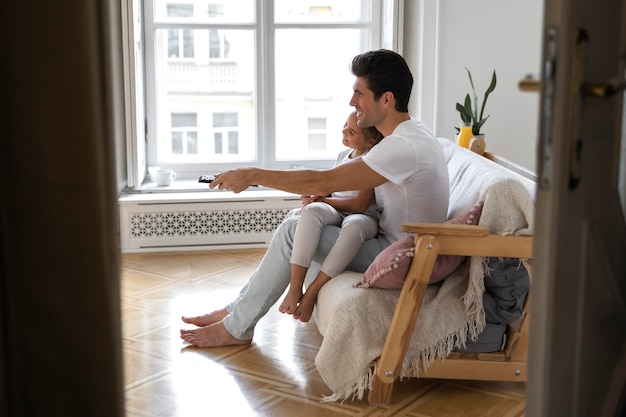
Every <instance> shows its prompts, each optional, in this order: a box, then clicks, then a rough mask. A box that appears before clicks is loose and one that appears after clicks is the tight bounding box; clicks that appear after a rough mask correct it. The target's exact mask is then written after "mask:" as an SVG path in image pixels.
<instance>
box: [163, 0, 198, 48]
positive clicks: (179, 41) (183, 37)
mask: <svg viewBox="0 0 626 417" xmlns="http://www.w3.org/2000/svg"><path fill="white" fill-rule="evenodd" d="M167 17H168V18H176V17H193V4H168V5H167ZM193 48H194V39H193V31H192V30H190V29H182V28H181V29H168V30H167V52H168V54H167V56H168V58H193Z"/></svg>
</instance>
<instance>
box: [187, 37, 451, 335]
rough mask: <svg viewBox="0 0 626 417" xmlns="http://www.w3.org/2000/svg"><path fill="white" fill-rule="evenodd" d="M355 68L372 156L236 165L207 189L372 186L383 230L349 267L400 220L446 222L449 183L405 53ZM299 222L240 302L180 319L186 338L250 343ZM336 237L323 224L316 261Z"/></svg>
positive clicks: (367, 59)
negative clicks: (373, 132)
mask: <svg viewBox="0 0 626 417" xmlns="http://www.w3.org/2000/svg"><path fill="white" fill-rule="evenodd" d="M351 70H352V73H353V74H354V75H355V76H356V80H355V82H354V85H353V90H354V93H353V95H352V99H351V100H350V105H351V106H353V107H354V108H355V109H356V112H357V119H358V123H357V124H358V126H360V127H369V126H375V127H376V128H377V129H378V131H380V132H381V133H382V134H383V136H384V138H383V139H382V140H381V141H380V142H379V143H378V145H376V146H375V147H373V148H372V150H371V151H370V152H369V153H367V155H365V156H364V157H363V158H359V159H358V160H355V161H351V162H348V163H345V164H341V165H339V166H336V167H334V168H332V169H328V170H293V171H280V170H267V169H260V168H238V169H234V170H230V171H226V172H224V173H222V174H219V175H216V180H215V181H213V182H212V183H211V184H210V187H211V188H219V189H220V190H230V191H233V192H236V193H238V192H241V191H243V190H245V189H246V188H248V187H249V186H251V185H253V184H257V185H262V186H265V187H269V188H274V189H278V190H283V191H287V192H292V193H295V194H300V195H328V194H330V193H331V192H336V191H346V190H359V189H366V188H374V189H375V193H376V202H377V204H378V206H379V209H380V210H381V213H380V219H379V229H380V233H379V235H378V236H377V237H375V238H373V239H369V240H367V241H365V242H364V243H363V245H362V246H361V249H360V250H359V252H358V253H357V255H356V256H355V257H354V259H353V260H352V262H351V263H350V265H349V266H348V268H347V269H349V270H353V271H357V272H364V271H365V270H366V269H367V267H368V266H369V265H370V264H371V262H372V261H373V260H374V258H375V257H376V255H378V254H379V253H380V252H381V251H382V250H383V249H385V248H386V247H387V246H389V245H390V244H391V243H393V242H395V241H396V240H398V239H400V238H401V237H403V236H405V233H404V232H402V229H401V226H402V223H405V222H431V223H442V222H444V221H445V220H446V215H447V211H448V198H449V183H448V170H447V166H446V161H445V158H444V156H443V152H442V150H441V147H440V146H439V143H438V142H437V140H436V139H435V137H434V136H433V134H432V133H430V132H429V131H428V129H426V128H425V127H424V126H423V125H422V124H421V123H420V122H419V121H417V120H415V119H413V118H411V117H410V115H409V112H408V102H409V97H410V94H411V88H412V86H413V76H412V75H411V71H410V70H409V67H408V65H407V64H406V61H405V60H404V58H402V56H400V55H398V54H397V53H395V52H392V51H388V50H382V49H381V50H377V51H370V52H366V53H363V54H360V55H357V56H356V57H354V59H353V60H352V65H351ZM296 225H297V218H290V217H287V218H286V219H285V220H284V221H283V223H282V224H281V225H280V227H279V228H278V229H277V230H276V234H275V236H274V238H273V239H272V241H271V243H270V245H269V247H268V250H267V252H266V254H265V256H264V257H263V259H262V260H261V262H260V264H259V267H258V268H257V270H256V272H255V273H254V274H253V275H252V277H251V278H250V280H249V281H248V283H247V284H246V285H245V286H244V287H243V289H242V290H241V291H240V293H239V296H238V297H237V299H236V300H234V301H233V302H231V303H230V304H228V305H227V306H226V307H224V308H222V309H220V310H216V311H213V312H212V313H209V314H205V315H202V316H195V317H183V318H182V319H183V321H184V322H185V323H189V324H193V325H195V326H197V328H193V329H181V331H180V337H181V339H183V340H184V341H185V342H187V343H189V344H190V345H191V346H197V347H218V346H230V345H242V344H249V343H251V342H252V337H253V334H254V328H255V326H256V323H257V322H258V320H259V319H260V318H261V317H263V316H264V315H265V314H266V313H267V311H268V310H269V309H270V308H271V307H272V305H274V303H275V302H276V301H277V300H278V299H279V298H280V296H281V295H282V294H283V292H284V291H285V289H286V288H287V286H288V285H289V281H290V276H291V265H290V262H289V261H290V255H291V244H292V242H293V236H294V232H295V228H296ZM338 235H339V229H338V227H337V226H326V227H325V228H324V230H323V231H322V236H321V239H320V245H319V247H318V253H317V255H316V258H317V259H323V257H324V256H325V254H326V253H328V251H329V250H330V248H331V247H332V245H333V243H334V242H335V240H336V239H337V237H338Z"/></svg>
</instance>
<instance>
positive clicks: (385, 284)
mask: <svg viewBox="0 0 626 417" xmlns="http://www.w3.org/2000/svg"><path fill="white" fill-rule="evenodd" d="M482 210H483V202H482V201H481V202H479V203H477V204H476V205H474V207H472V208H471V209H470V210H469V211H468V212H466V213H463V214H462V215H460V216H458V217H455V218H454V219H451V220H448V221H447V222H445V223H448V224H473V225H476V224H478V221H479V219H480V214H481V213H482ZM414 254H415V236H414V235H409V236H406V237H404V238H402V239H400V240H398V241H396V242H394V243H392V244H391V245H389V246H388V247H387V248H385V249H384V250H383V251H382V252H381V253H379V254H378V256H377V257H376V259H374V262H372V264H371V265H370V266H369V268H367V271H365V273H364V274H363V278H362V279H361V280H360V281H359V282H357V283H356V284H354V286H355V287H361V288H369V287H373V288H386V289H397V288H402V285H403V284H404V279H405V277H406V274H407V272H408V270H409V265H410V264H411V259H412V258H413V256H414ZM464 259H465V256H456V255H439V256H437V259H436V260H435V265H434V266H433V272H432V274H431V276H430V281H429V283H430V284H433V283H436V282H439V281H442V280H443V279H445V278H446V277H447V276H448V275H450V274H451V273H452V272H454V270H455V269H457V268H458V267H459V265H461V262H463V260H464Z"/></svg>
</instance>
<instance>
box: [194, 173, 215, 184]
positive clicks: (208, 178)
mask: <svg viewBox="0 0 626 417" xmlns="http://www.w3.org/2000/svg"><path fill="white" fill-rule="evenodd" d="M213 181H215V176H213V175H200V178H199V179H198V182H204V183H207V184H210V183H212V182H213Z"/></svg>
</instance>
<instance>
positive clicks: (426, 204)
mask: <svg viewBox="0 0 626 417" xmlns="http://www.w3.org/2000/svg"><path fill="white" fill-rule="evenodd" d="M362 158H363V162H365V163H366V164H367V166H369V167H370V168H371V169H373V170H374V171H376V172H377V173H378V174H380V175H382V176H383V177H385V178H386V179H387V180H388V181H387V182H385V183H384V184H382V185H380V186H378V187H376V188H375V189H374V191H375V194H376V204H377V205H378V210H379V212H380V219H379V229H380V233H381V234H384V235H385V236H386V237H387V239H388V240H389V241H390V242H395V241H396V240H398V239H401V238H402V237H404V236H406V233H404V232H403V231H402V223H405V222H429V223H443V222H444V221H445V220H446V216H447V213H448V201H449V196H450V190H449V187H450V185H449V180H448V167H447V165H446V159H445V157H444V155H443V151H442V149H441V146H440V145H439V142H437V139H435V137H434V136H433V134H432V133H430V132H429V131H428V130H427V129H426V128H425V127H424V126H423V125H422V123H421V122H419V121H417V120H415V119H413V118H411V119H410V120H407V121H406V122H402V123H401V124H399V125H398V126H397V127H396V129H395V130H394V131H393V133H392V134H391V135H389V136H387V137H385V138H384V139H383V140H381V141H380V142H379V143H378V144H377V145H376V146H374V147H373V148H372V149H371V150H370V151H369V152H368V153H367V154H366V155H364V156H363V157H362Z"/></svg>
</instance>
